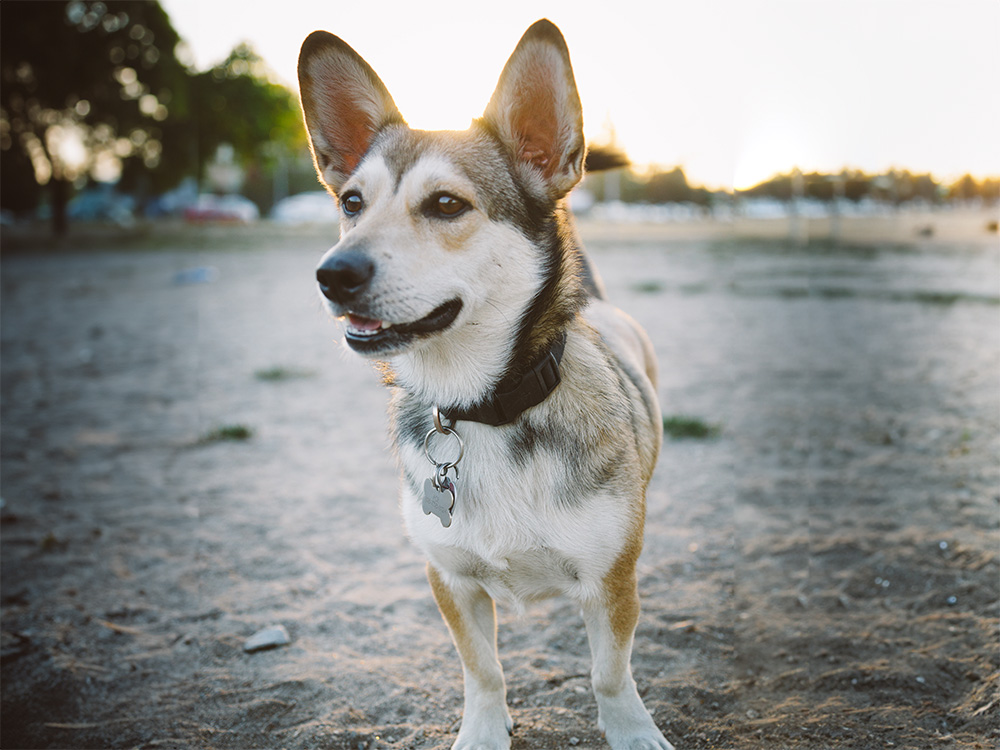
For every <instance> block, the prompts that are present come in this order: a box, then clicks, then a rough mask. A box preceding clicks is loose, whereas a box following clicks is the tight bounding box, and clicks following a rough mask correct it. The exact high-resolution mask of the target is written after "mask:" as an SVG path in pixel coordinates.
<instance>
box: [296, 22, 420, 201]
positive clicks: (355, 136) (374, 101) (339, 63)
mask: <svg viewBox="0 0 1000 750" xmlns="http://www.w3.org/2000/svg"><path fill="white" fill-rule="evenodd" d="M299 92H300V95H301V97H302V113H303V115H304V116H305V121H306V130H307V131H308V133H309V142H310V145H311V146H312V153H313V160H314V161H315V164H316V171H317V172H318V173H319V178H320V181H322V182H323V183H324V184H325V185H327V187H329V188H330V189H331V190H332V191H333V192H334V193H337V192H339V190H340V188H341V186H342V185H343V184H344V181H345V180H346V179H347V177H348V176H349V175H350V174H351V172H353V171H354V170H355V168H357V166H358V163H359V162H360V161H361V158H362V157H363V156H364V155H365V152H366V151H368V148H369V146H371V143H372V140H373V139H374V138H375V136H376V135H377V134H378V132H379V131H380V130H382V128H384V127H386V126H388V125H392V124H401V125H405V124H406V122H405V121H404V120H403V116H402V115H401V114H400V113H399V110H398V109H397V108H396V104H395V102H393V100H392V97H391V96H390V95H389V91H388V90H387V89H386V87H385V84H383V83H382V81H381V79H379V77H378V76H377V75H375V71H374V70H372V69H371V66H369V65H368V63H366V62H365V61H364V60H363V59H362V58H361V56H360V55H359V54H358V53H357V52H355V51H354V50H353V49H351V47H350V46H349V45H348V44H347V43H346V42H344V41H343V40H342V39H340V38H339V37H336V36H334V35H333V34H330V33H327V32H326V31H314V32H313V33H312V34H310V35H309V36H308V37H306V40H305V41H304V42H303V43H302V50H301V52H299Z"/></svg>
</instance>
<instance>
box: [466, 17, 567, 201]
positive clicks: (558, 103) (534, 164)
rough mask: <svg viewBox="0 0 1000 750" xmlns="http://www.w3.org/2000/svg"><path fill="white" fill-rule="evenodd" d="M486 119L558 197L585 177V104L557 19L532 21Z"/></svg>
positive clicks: (518, 156)
mask: <svg viewBox="0 0 1000 750" xmlns="http://www.w3.org/2000/svg"><path fill="white" fill-rule="evenodd" d="M483 119H484V120H485V121H486V122H487V124H488V125H489V126H490V127H491V128H492V130H493V131H494V132H495V133H496V134H497V135H498V136H499V137H500V139H501V141H503V143H504V144H505V145H506V146H507V147H508V148H509V149H511V151H512V152H513V154H514V156H515V158H516V159H517V160H518V162H519V163H521V164H524V165H527V166H529V167H530V168H531V170H532V171H533V172H534V173H535V174H536V175H540V176H541V177H542V180H543V182H544V189H545V191H546V193H547V194H548V195H549V197H551V198H552V199H553V200H558V199H560V198H562V197H563V196H565V195H566V194H567V193H568V192H569V191H570V190H572V189H573V186H574V185H576V183H577V182H579V181H580V178H581V177H582V176H583V160H584V153H585V151H586V149H585V146H584V140H583V108H582V106H581V105H580V95H579V94H578V93H577V90H576V80H575V79H574V78H573V68H572V65H571V64H570V60H569V50H568V49H567V47H566V41H565V40H564V39H563V35H562V34H561V33H560V32H559V29H558V28H556V26H555V24H553V23H552V22H550V21H547V20H545V19H543V20H541V21H537V22H536V23H534V24H532V26H531V28H529V29H528V30H527V31H526V32H525V33H524V36H523V37H521V41H520V42H518V44H517V48H516V49H515V50H514V53H513V54H512V55H511V56H510V59H509V60H508V61H507V64H506V65H505V66H504V69H503V73H501V74H500V81H499V82H498V83H497V88H496V91H494V92H493V97H492V98H491V99H490V103H489V104H488V105H487V107H486V111H485V112H484V113H483Z"/></svg>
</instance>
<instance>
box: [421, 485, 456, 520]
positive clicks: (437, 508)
mask: <svg viewBox="0 0 1000 750" xmlns="http://www.w3.org/2000/svg"><path fill="white" fill-rule="evenodd" d="M441 485H442V489H438V487H437V485H435V484H434V480H433V479H425V480H424V501H423V508H424V515H428V516H429V515H430V514H431V513H433V514H434V515H435V516H437V517H438V518H439V519H440V520H441V525H442V526H444V527H445V528H448V527H449V526H451V511H452V508H454V507H455V483H454V482H452V481H451V480H450V479H449V478H448V477H445V478H444V479H442V480H441Z"/></svg>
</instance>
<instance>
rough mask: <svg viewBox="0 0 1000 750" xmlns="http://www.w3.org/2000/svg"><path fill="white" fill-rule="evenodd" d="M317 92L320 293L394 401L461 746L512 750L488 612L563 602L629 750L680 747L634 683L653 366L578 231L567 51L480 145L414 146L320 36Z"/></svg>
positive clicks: (314, 133) (401, 124) (614, 731)
mask: <svg viewBox="0 0 1000 750" xmlns="http://www.w3.org/2000/svg"><path fill="white" fill-rule="evenodd" d="M299 83H300V91H301V96H302V109H303V111H304V114H305V121H306V126H307V129H308V131H309V137H310V140H311V145H312V152H313V157H314V159H315V164H316V170H317V172H318V173H319V176H320V179H321V180H322V181H323V183H324V184H325V185H326V186H327V187H328V188H329V189H330V191H331V192H332V193H333V194H334V195H335V196H336V197H337V199H338V201H339V205H340V210H341V213H342V219H341V236H340V241H339V242H338V243H337V244H336V245H334V247H333V248H332V249H331V250H330V251H329V252H328V253H327V254H326V255H325V256H324V257H323V259H322V261H321V262H320V264H319V268H318V270H317V272H316V277H317V280H318V282H319V288H320V291H321V292H322V295H323V297H324V298H325V301H326V304H327V306H328V307H329V309H330V310H331V311H332V313H333V314H334V315H335V316H336V317H338V318H340V319H341V320H342V321H343V324H344V329H345V338H346V343H347V346H348V347H350V348H351V349H353V350H354V351H356V352H358V353H359V354H361V355H363V356H365V357H369V358H371V359H373V360H375V361H376V362H377V363H378V364H379V369H381V370H382V371H383V373H384V374H385V375H386V379H387V381H388V382H389V384H390V385H391V386H392V398H391V405H390V412H391V418H392V433H393V439H394V444H395V449H396V453H397V457H398V461H399V464H400V466H401V470H402V497H401V506H402V513H403V517H404V520H405V525H406V528H407V531H408V533H409V534H410V536H411V537H412V539H413V541H414V542H415V543H416V544H417V545H418V546H419V547H420V549H421V550H422V551H423V552H424V553H426V555H427V558H428V560H429V563H428V566H427V576H428V578H429V580H430V585H431V589H432V591H433V593H434V597H435V599H436V600H437V603H438V606H439V608H440V610H441V614H442V615H443V617H444V619H445V621H446V622H447V625H448V627H449V629H450V631H451V635H452V638H453V640H454V642H455V646H456V648H457V650H458V653H459V656H460V657H461V659H462V667H463V671H464V678H465V709H464V715H463V719H462V724H461V730H460V731H459V734H458V739H457V740H456V742H455V744H454V747H455V748H491V749H496V748H509V747H510V733H511V731H512V726H513V725H512V722H511V717H510V713H509V712H508V710H507V704H506V688H505V685H504V676H503V671H502V669H501V666H500V662H499V659H498V656H497V646H496V614H495V609H494V600H495V599H496V600H500V601H502V602H507V603H510V604H512V605H513V606H515V607H521V606H523V605H524V604H525V603H527V602H530V601H532V600H535V599H539V598H542V597H548V596H552V595H556V594H562V595H565V596H569V597H571V598H572V599H573V600H574V601H576V602H578V603H579V605H580V607H581V609H582V613H583V618H584V621H585V624H586V629H587V635H588V638H589V640H590V647H591V652H592V656H593V670H592V676H593V687H594V693H595V695H596V698H597V704H598V710H599V717H598V724H599V726H600V728H601V729H602V730H603V731H604V733H605V736H606V738H607V740H608V742H609V744H610V745H611V747H612V748H615V749H616V750H624V749H625V748H629V749H631V750H639V749H640V748H651V749H652V748H659V749H661V750H662V749H666V748H670V747H671V745H670V744H669V743H668V742H667V741H666V739H664V737H663V735H662V734H661V733H660V731H659V729H657V728H656V725H655V724H654V723H653V720H652V718H651V717H650V715H649V713H648V712H647V711H646V708H645V707H644V706H643V704H642V699H641V698H640V697H639V694H638V692H637V690H636V686H635V680H634V679H633V678H632V670H631V666H630V664H629V660H630V656H631V651H632V639H633V631H634V629H635V625H636V621H637V619H638V614H639V598H638V593H637V586H636V573H635V566H636V559H637V558H638V557H639V551H640V549H641V548H642V536H643V524H644V520H645V492H646V485H647V484H648V482H649V479H650V476H651V474H652V473H653V467H654V465H655V463H656V457H657V454H658V453H659V450H660V443H661V440H662V422H661V417H660V411H659V405H658V403H657V399H656V390H655V385H654V384H655V382H656V364H655V361H654V357H653V352H652V347H651V345H650V342H649V340H648V338H647V337H646V334H645V333H644V332H643V330H642V329H641V328H640V327H639V326H638V324H637V323H635V321H633V320H632V319H631V318H629V317H628V316H626V315H625V314H624V313H622V312H620V311H619V310H618V309H616V308H615V307H613V306H612V305H610V304H609V303H608V302H607V301H606V300H605V298H604V293H603V291H602V288H601V285H600V282H599V281H598V280H597V277H596V275H595V274H594V272H593V270H592V269H591V267H590V265H589V262H588V261H587V259H586V257H585V255H584V254H583V250H582V247H581V245H580V241H579V239H578V237H577V235H576V233H575V231H574V229H573V226H572V223H571V218H570V215H569V210H568V207H567V205H566V203H567V201H566V197H567V194H568V193H569V191H570V190H571V189H572V188H573V186H574V185H576V184H577V182H579V181H580V178H581V177H582V175H583V171H584V161H585V157H586V149H585V146H584V139H583V118H582V110H581V106H580V98H579V95H578V94H577V89H576V82H575V80H574V78H573V71H572V68H571V66H570V59H569V52H568V50H567V48H566V43H565V41H564V40H563V37H562V34H561V33H560V32H559V30H558V29H557V28H556V27H555V26H554V25H553V24H551V23H550V22H548V21H546V20H542V21H538V22H537V23H535V24H534V25H533V26H531V28H529V29H528V31H527V32H526V33H525V34H524V36H523V37H522V38H521V41H520V43H519V44H518V45H517V48H516V49H515V50H514V53H513V54H512V55H511V57H510V60H509V61H508V62H507V64H506V66H505V67H504V70H503V73H502V74H501V76H500V80H499V83H498V84H497V88H496V91H495V92H494V93H493V96H492V98H491V99H490V102H489V104H488V106H487V107H486V111H485V113H484V114H483V116H482V117H481V118H480V119H478V120H475V121H474V122H473V123H472V125H471V127H470V128H469V129H468V130H466V131H462V132H444V131H434V132H428V131H420V130H412V129H410V128H409V127H408V126H407V125H406V122H405V121H404V120H403V117H402V115H401V114H400V113H399V110H398V109H397V108H396V105H395V104H394V103H393V100H392V97H391V96H390V95H389V92H388V91H387V90H386V88H385V86H384V84H383V83H382V81H381V80H380V79H379V78H378V76H377V75H375V73H374V71H373V70H372V69H371V67H369V66H368V64H367V63H366V62H365V61H364V60H363V59H362V58H361V57H360V56H359V55H358V54H357V53H356V52H355V51H354V50H353V49H351V48H350V47H349V46H348V45H347V44H345V43H344V42H343V41H341V40H340V39H339V38H337V37H335V36H333V35H332V34H328V33H326V32H323V31H317V32H314V33H313V34H311V35H310V36H309V37H308V38H307V39H306V40H305V42H304V43H303V45H302V51H301V54H300V57H299Z"/></svg>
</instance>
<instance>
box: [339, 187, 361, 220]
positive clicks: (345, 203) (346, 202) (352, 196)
mask: <svg viewBox="0 0 1000 750" xmlns="http://www.w3.org/2000/svg"><path fill="white" fill-rule="evenodd" d="M364 205H365V202H364V201H363V200H361V196H360V195H358V194H357V193H347V194H346V195H344V196H343V197H342V198H341V199H340V207H341V208H342V209H343V211H344V213H345V214H347V215H348V216H357V215H358V214H359V213H361V209H362V208H363V207H364Z"/></svg>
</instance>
